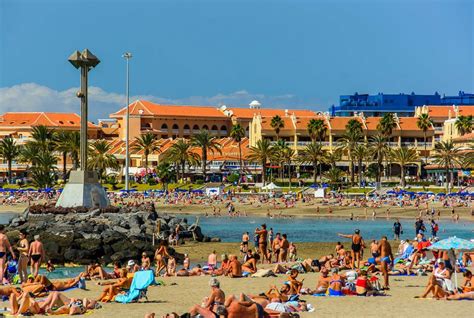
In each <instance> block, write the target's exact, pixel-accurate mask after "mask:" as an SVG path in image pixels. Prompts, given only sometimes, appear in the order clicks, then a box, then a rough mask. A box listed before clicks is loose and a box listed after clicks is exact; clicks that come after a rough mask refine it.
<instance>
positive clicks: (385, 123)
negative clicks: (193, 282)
mask: <svg viewBox="0 0 474 318" xmlns="http://www.w3.org/2000/svg"><path fill="white" fill-rule="evenodd" d="M395 127H397V121H396V119H395V115H394V114H393V113H386V114H385V115H383V117H382V118H381V119H380V121H379V123H378V124H377V130H378V131H379V132H380V133H381V134H382V135H383V136H385V137H386V138H390V137H391V136H392V132H393V129H394V128H395Z"/></svg>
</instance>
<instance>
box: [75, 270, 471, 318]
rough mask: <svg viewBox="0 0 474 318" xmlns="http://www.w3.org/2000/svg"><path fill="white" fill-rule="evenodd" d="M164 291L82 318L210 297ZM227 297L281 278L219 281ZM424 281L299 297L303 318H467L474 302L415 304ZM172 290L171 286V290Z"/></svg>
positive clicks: (199, 286)
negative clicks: (383, 290) (362, 292)
mask: <svg viewBox="0 0 474 318" xmlns="http://www.w3.org/2000/svg"><path fill="white" fill-rule="evenodd" d="M318 276H319V274H315V273H310V274H303V275H301V277H304V278H305V285H306V284H307V285H308V286H310V287H313V288H314V287H315V285H316V280H317V278H318ZM162 280H163V281H164V282H165V283H166V286H155V287H150V288H149V290H148V297H149V302H148V303H136V304H126V305H124V304H114V303H112V304H105V305H104V306H103V308H102V309H99V310H95V311H94V312H93V313H92V314H88V315H87V317H134V318H135V317H137V318H138V317H143V316H144V315H145V313H147V312H155V313H156V314H157V315H158V317H161V315H164V314H165V313H167V312H172V311H175V312H177V313H180V314H181V313H184V312H185V311H186V310H188V308H189V307H191V306H192V305H194V304H200V303H201V301H202V298H203V297H204V296H207V295H208V294H209V291H210V289H209V287H208V281H209V277H176V278H163V279H162ZM219 280H220V281H221V287H222V289H223V290H224V292H225V293H226V295H231V294H235V295H239V294H240V293H241V292H245V293H248V294H252V293H254V294H258V293H260V292H262V291H265V290H266V289H267V288H268V287H269V286H270V285H272V284H276V285H281V284H282V283H283V282H284V281H285V276H284V275H280V276H279V277H273V278H240V279H231V278H227V277H224V278H222V277H221V278H219ZM426 281H427V277H391V290H390V291H389V292H388V294H389V296H387V297H357V296H346V297H312V296H304V297H302V298H303V299H305V300H307V301H308V302H309V303H311V304H312V305H313V306H315V308H316V310H315V312H312V313H303V314H302V315H301V316H302V317H377V318H380V317H408V316H409V315H410V316H413V315H415V317H446V316H450V317H472V313H473V310H474V302H471V301H456V302H450V301H444V300H432V299H426V300H423V299H414V298H413V297H414V296H415V295H420V294H421V293H422V292H423V289H424V286H425V284H426ZM172 284H176V285H172ZM87 287H88V288H89V290H88V291H82V290H77V289H76V290H73V291H70V292H67V295H68V296H74V297H91V298H93V297H97V296H98V294H99V293H100V289H101V287H100V286H96V285H95V283H94V282H88V286H87Z"/></svg>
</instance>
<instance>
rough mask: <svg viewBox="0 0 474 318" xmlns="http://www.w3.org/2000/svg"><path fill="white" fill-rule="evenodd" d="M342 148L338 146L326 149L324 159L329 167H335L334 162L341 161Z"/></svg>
mask: <svg viewBox="0 0 474 318" xmlns="http://www.w3.org/2000/svg"><path fill="white" fill-rule="evenodd" d="M342 151H343V150H342V148H340V147H338V148H335V149H333V150H332V151H328V152H327V153H326V156H325V158H324V161H325V162H326V163H328V164H330V165H331V168H336V162H339V161H341V158H342Z"/></svg>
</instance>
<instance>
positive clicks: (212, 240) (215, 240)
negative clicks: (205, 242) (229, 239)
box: [211, 237, 221, 243]
mask: <svg viewBox="0 0 474 318" xmlns="http://www.w3.org/2000/svg"><path fill="white" fill-rule="evenodd" d="M220 241H221V239H220V238H219V237H212V238H211V242H214V243H219V242H220Z"/></svg>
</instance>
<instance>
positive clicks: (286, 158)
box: [282, 147, 295, 188]
mask: <svg viewBox="0 0 474 318" xmlns="http://www.w3.org/2000/svg"><path fill="white" fill-rule="evenodd" d="M282 157H283V162H284V163H286V165H287V166H288V184H289V187H290V188H291V162H292V161H293V158H294V157H295V151H294V150H293V149H292V148H289V147H287V148H285V149H284V150H283V155H282ZM284 170H285V167H284V166H283V171H284ZM284 174H285V173H283V175H284Z"/></svg>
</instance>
